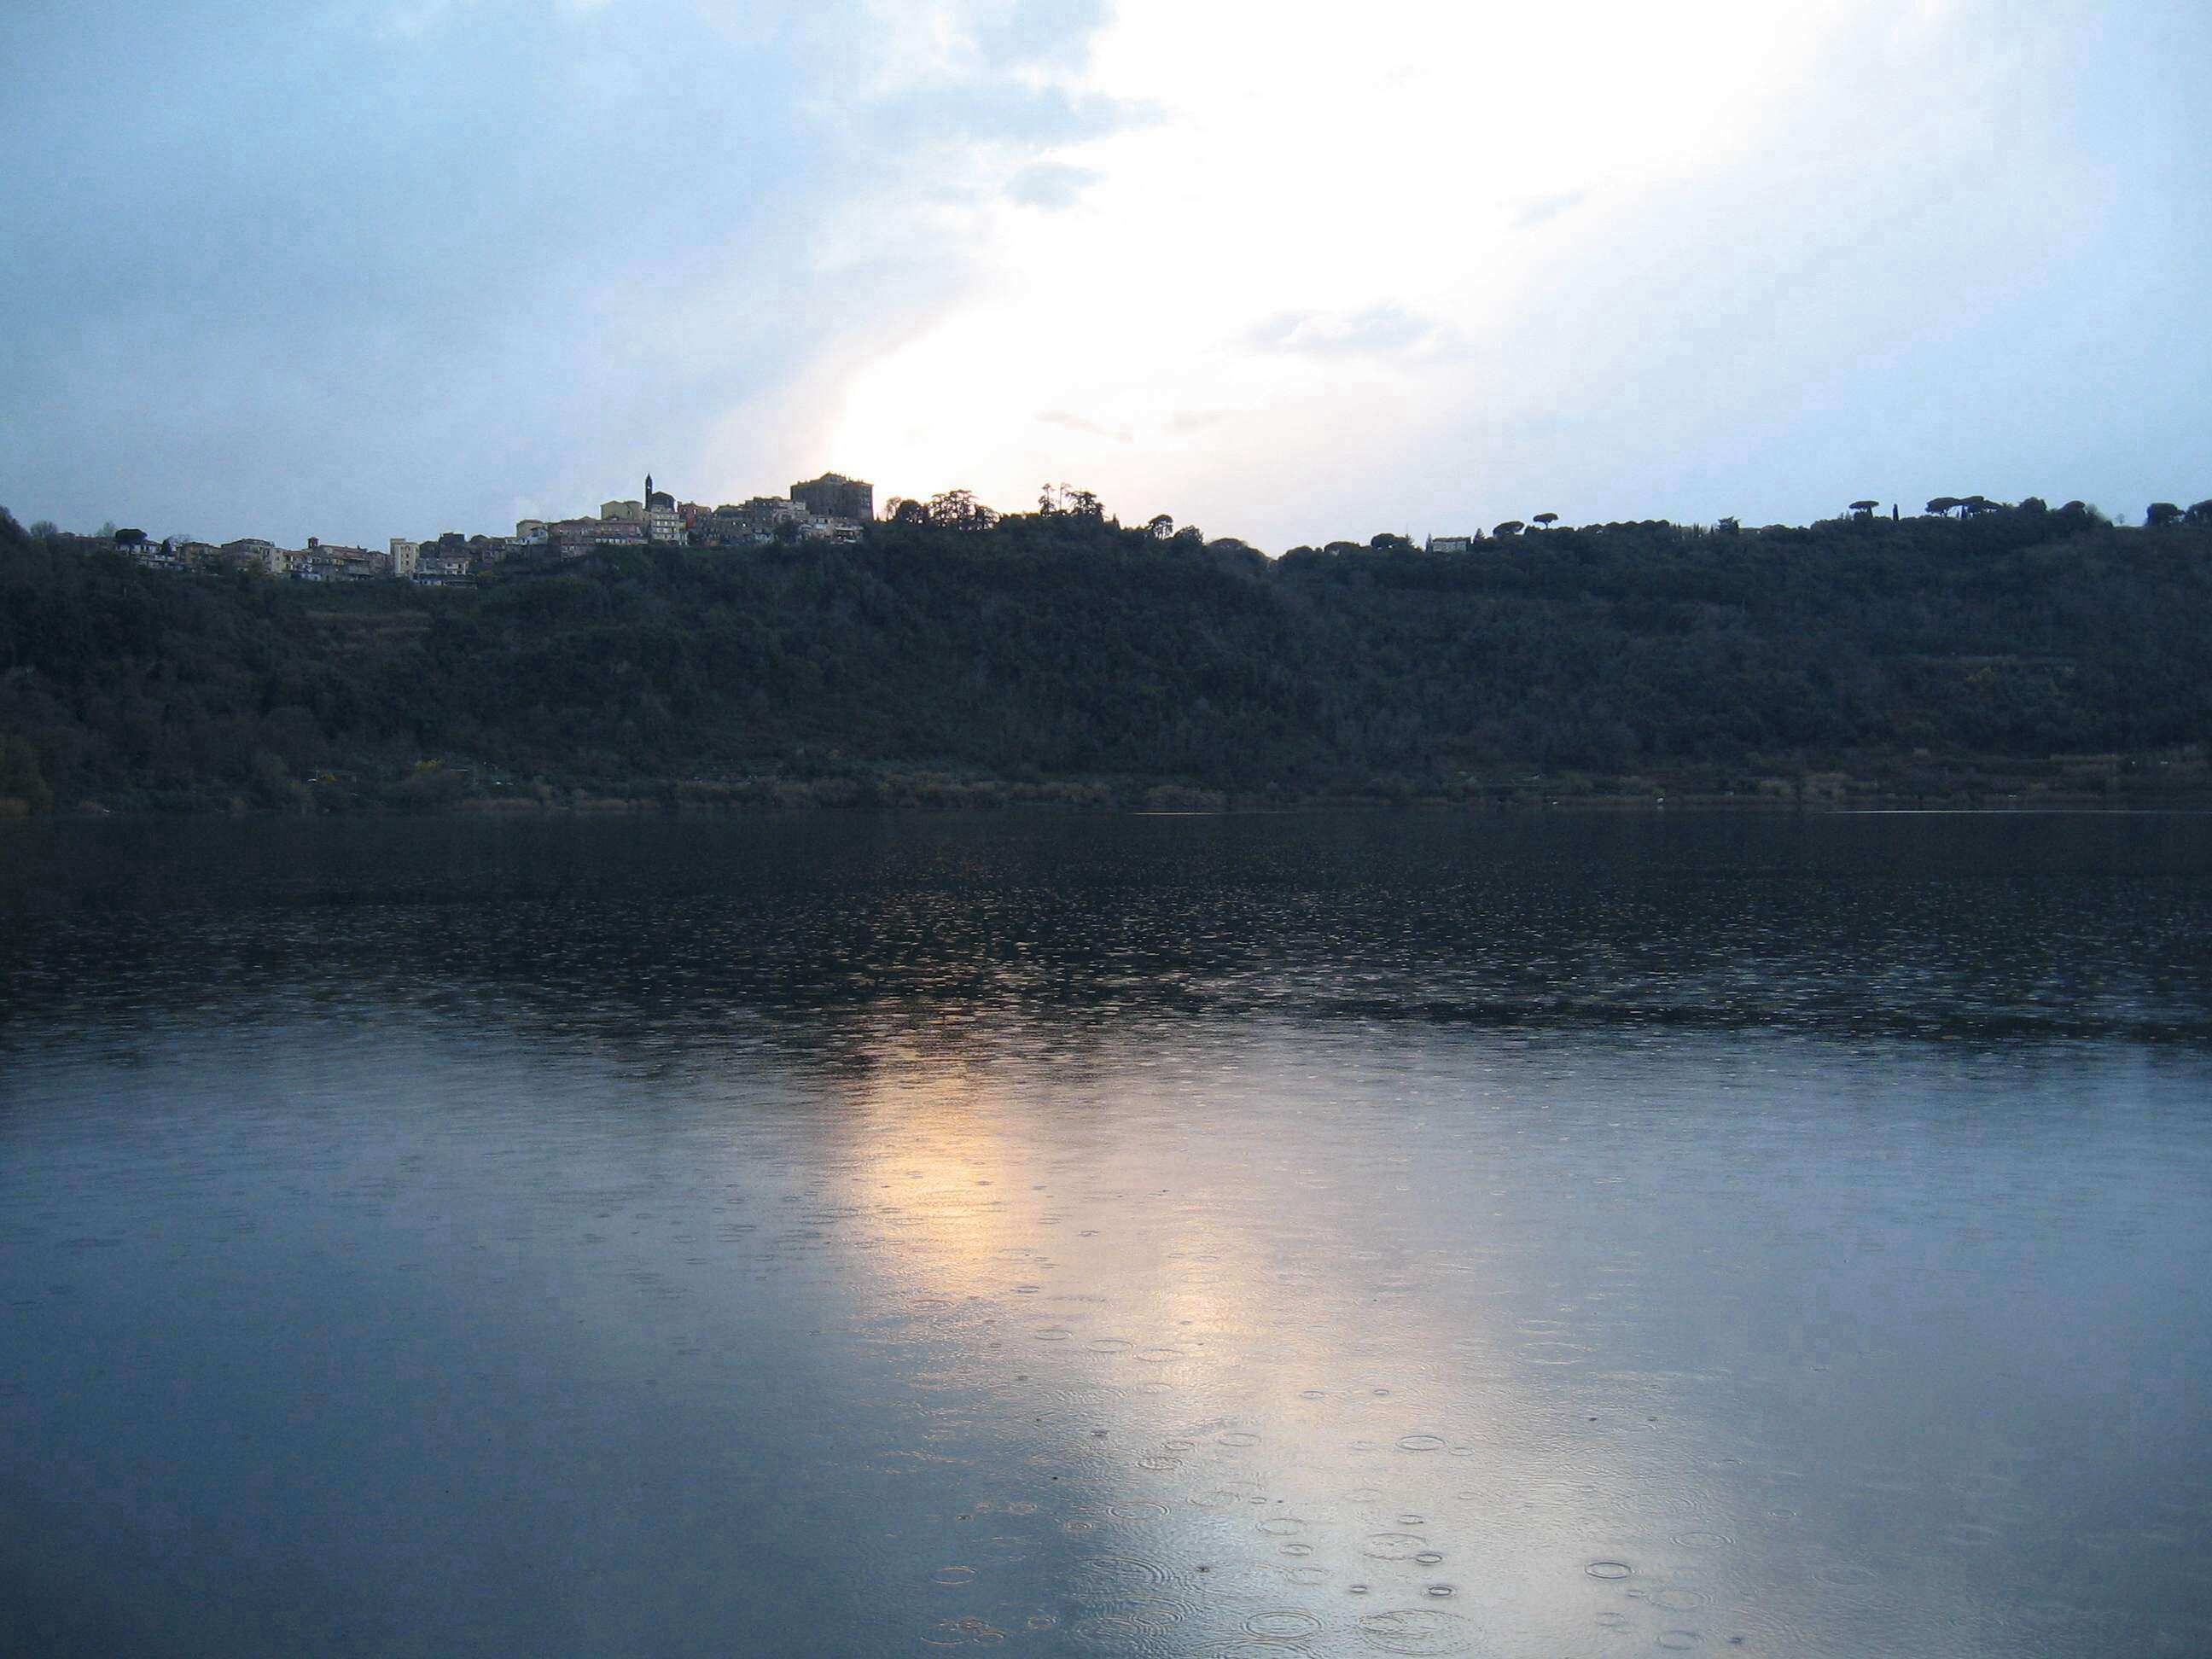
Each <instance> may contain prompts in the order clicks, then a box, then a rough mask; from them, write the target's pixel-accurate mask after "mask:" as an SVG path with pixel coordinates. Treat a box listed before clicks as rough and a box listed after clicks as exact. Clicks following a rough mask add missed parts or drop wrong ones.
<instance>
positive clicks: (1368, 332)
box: [1245, 304, 1455, 359]
mask: <svg viewBox="0 0 2212 1659" xmlns="http://www.w3.org/2000/svg"><path fill="white" fill-rule="evenodd" d="M1245 342H1246V343H1247V344H1248V345H1250V346H1252V347H1254V348H1255V349H1259V350H1262V351H1287V352H1295V353H1298V354H1301V355H1304V356H1315V357H1388V358H1401V359H1405V358H1419V357H1433V356H1439V355H1441V354H1443V352H1445V351H1448V350H1449V349H1452V347H1453V345H1454V343H1455V339H1454V336H1453V334H1452V331H1450V330H1449V328H1447V327H1446V326H1444V325H1443V324H1441V323H1437V322H1435V321H1432V320H1431V319H1428V318H1425V317H1422V316H1419V315H1418V314H1416V313H1413V312H1411V311H1408V310H1407V309H1406V308H1405V307H1403V306H1399V305H1390V304H1384V305H1376V306H1368V307H1364V308H1363V309H1361V310H1358V311H1352V312H1315V311H1291V312H1283V313H1279V314H1278V315H1276V316H1273V317H1270V318H1268V319H1267V320H1266V321H1265V322H1262V323H1261V324H1260V325H1258V326H1257V327H1255V328H1254V329H1253V330H1252V331H1251V332H1250V333H1249V334H1248V335H1247V336H1246V337H1245Z"/></svg>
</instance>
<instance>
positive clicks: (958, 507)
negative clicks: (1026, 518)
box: [929, 489, 999, 530]
mask: <svg viewBox="0 0 2212 1659" xmlns="http://www.w3.org/2000/svg"><path fill="white" fill-rule="evenodd" d="M929 521H930V523H932V524H933V525H935V526H938V527H939V529H942V530H988V529H989V528H990V527H991V526H993V525H994V524H996V523H998V521H999V515H998V514H997V513H994V512H993V511H992V510H991V509H990V508H989V507H985V506H984V505H982V503H981V502H980V501H977V500H976V499H975V494H974V492H973V491H970V490H966V489H948V490H945V492H944V493H943V494H942V495H932V496H931V497H930V498H929Z"/></svg>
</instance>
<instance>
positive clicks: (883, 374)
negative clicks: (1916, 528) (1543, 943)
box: [0, 0, 2212, 551]
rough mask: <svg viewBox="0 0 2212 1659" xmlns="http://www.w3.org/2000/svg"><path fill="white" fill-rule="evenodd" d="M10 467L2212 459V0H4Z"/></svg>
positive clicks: (1326, 522) (296, 488)
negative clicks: (2210, 91)
mask: <svg viewBox="0 0 2212 1659" xmlns="http://www.w3.org/2000/svg"><path fill="white" fill-rule="evenodd" d="M0 61H4V62H5V63H7V64H9V91H8V94H7V95H6V96H5V98H4V99H0V161H4V162H5V166H4V167H0V209H4V213H0V234H3V235H4V241H0V318H4V321H5V326H4V328H0V434H3V435H0V503H4V504H5V505H6V506H7V507H9V508H10V509H12V510H13V511H14V512H15V514H16V516H17V517H18V518H19V519H21V520H25V521H30V520H35V519H41V518H50V519H53V520H58V522H60V523H61V524H63V525H64V526H66V527H70V528H81V529H91V528H94V527H96V526H98V525H99V524H100V522H101V521H102V520H110V519H112V520H116V521H118V522H119V523H123V524H128V525H135V526H142V527H143V528H145V529H146V530H147V531H149V533H152V534H155V535H162V534H185V533H189V534H192V535H196V536H200V537H204V538H229V537H234V536H239V535H246V534H262V535H267V536H270V537H272V538H275V539H276V540H278V541H280V542H283V543H287V544H295V545H296V544H299V543H301V542H302V541H304V540H305V538H307V536H309V535H319V536H320V537H322V538H323V539H325V541H337V542H361V543H373V544H379V545H380V544H382V542H383V540H384V538H386V537H389V536H392V535H416V536H422V535H428V534H435V533H436V532H439V531H441V530H447V529H459V530H465V531H472V532H473V531H478V530H483V531H488V532H505V531H507V530H509V529H511V528H512V525H513V520H515V519H517V518H518V517H522V516H532V517H552V516H563V515H567V514H570V513H577V512H584V511H592V510H595V509H596V507H597V506H598V503H599V501H601V500H602V499H603V498H605V497H607V496H610V495H635V494H636V493H637V485H638V483H639V481H640V478H641V475H642V474H643V473H644V472H645V471H647V470H650V471H652V472H653V474H654V475H655V481H656V483H659V484H660V485H661V486H662V487H665V488H668V489H673V490H674V491H675V492H676V493H677V494H678V496H679V497H681V498H684V499H696V500H700V501H723V500H738V499H742V498H744V496H746V495H756V494H762V493H781V491H782V490H783V489H786V488H787V486H788V485H789V484H790V483H791V482H792V481H793V479H796V478H799V477H811V476H812V475H813V474H815V473H817V472H818V471H823V470H824V469H826V468H835V469H837V470H839V471H845V472H848V473H851V474H854V475H856V476H860V477H867V478H870V479H872V480H873V481H874V482H875V483H876V485H877V498H878V501H879V502H880V501H883V500H884V499H885V498H886V497H887V496H890V495H926V494H928V493H931V492H933V491H935V490H938V489H945V488H948V487H951V486H956V485H964V486H967V487H969V488H972V489H975V491H976V492H977V493H978V495H981V497H982V498H983V499H984V500H986V501H991V502H993V503H994V504H995V505H999V506H1001V507H1026V506H1028V505H1029V504H1030V503H1031V502H1033V501H1034V500H1035V498H1036V493H1037V488H1038V485H1039V484H1040V483H1042V482H1043V481H1045V480H1048V479H1049V480H1053V481H1056V482H1057V481H1063V480H1064V481H1066V482H1067V483H1073V484H1077V485H1080V486H1083V487H1085V488H1088V489H1092V490H1095V491H1097V492H1098V493H1099V494H1100V495H1103V497H1104V498H1105V501H1106V502H1107V504H1108V506H1109V507H1110V508H1112V509H1114V510H1115V511H1116V512H1118V513H1121V516H1122V517H1123V518H1125V519H1139V518H1146V517H1149V516H1150V515H1152V513H1158V512H1166V513H1172V514H1173V515H1175V517H1176V519H1177V520H1179V521H1183V522H1194V523H1197V524H1198V525H1200V526H1201V527H1202V528H1203V529H1204V530H1205V531H1206V533H1207V534H1209V535H1238V536H1242V537H1244V538H1246V539H1248V540H1250V541H1252V542H1254V543H1255V544H1258V545H1260V546H1262V547H1264V548H1267V550H1270V551H1279V550H1281V549H1283V548H1285V547H1287V546H1291V545H1293V544H1297V543H1300V542H1316V543H1318V542H1322V541H1325V540H1328V539H1331V538H1338V537H1357V538H1360V539H1363V540H1364V539H1365V538H1366V537H1367V536H1369V535H1370V534H1371V533H1373V532H1376V531H1378V530H1386V529H1387V530H1404V531H1411V532H1413V533H1415V534H1417V535H1418V534H1423V533H1429V532H1439V533H1440V532H1453V531H1459V530H1463V529H1466V528H1468V527H1471V526H1477V525H1483V526H1487V525H1490V524H1493V523H1495V522H1497V521H1498V520H1503V519H1506V518H1525V517H1528V515H1529V514H1531V513H1537V512H1541V511H1546V510H1549V511H1554V512H1558V513H1560V514H1561V515H1562V516H1563V517H1564V518H1565V520H1567V521H1569V522H1581V521H1584V520H1605V519H1616V518H1646V517H1665V518H1672V519H1677V520H1684V521H1710V520H1713V519H1715V518H1717V517H1719V516H1720V515H1722V514H1724V513H1725V514H1735V515H1740V516H1741V518H1742V519H1743V520H1744V521H1745V522H1747V523H1765V522H1768V521H1773V520H1784V521H1791V522H1799V521H1803V520H1808V519H1810V518H1814V517H1820V516H1826V515H1827V514H1830V513H1833V512H1835V511H1836V510H1837V509H1838V507H1841V506H1842V505H1843V504H1844V503H1845V502H1847V501H1851V500H1852V499H1854V498H1856V497H1859V496H1863V495H1873V496H1877V497H1879V498H1880V499H1881V500H1882V501H1893V500H1894V501H1902V502H1903V503H1905V507H1907V509H1908V510H1910V509H1911V508H1912V507H1916V506H1917V505H1918V504H1919V503H1920V502H1922V501H1925V500H1926V499H1927V498H1928V497H1929V496H1930V495H1939V494H1940V495H1966V494H1976V493H1978V494H1983V495H1990V496H1992V497H1996V498H1999V499H2006V500H2011V499H2016V498H2018V497H2020V496H2021V495H2028V494H2039V495H2045V496H2047V497H2049V498H2050V499H2051V501H2053V502H2054V503H2055V502H2057V501H2061V500H2063V499H2066V498H2068V497H2073V496H2080V497H2083V498H2085V499H2087V500H2089V501H2093V502H2097V503H2099V504H2100V505H2102V506H2103V507H2106V509H2107V510H2108V511H2112V512H2115V513H2121V512H2124V513H2128V514H2129V515H2130V517H2134V516H2136V515H2139V514H2140V513H2141V512H2142V507H2143V504H2144V503H2145V502H2146V501H2150V500H2153V499H2170V500H2174V501H2183V502H2187V501H2194V500H2197V499H2198V498H2200V497H2203V496H2205V495H2212V304H2208V302H2207V288H2208V282H2207V279H2208V276H2212V187H2208V183H2207V180H2208V179H2212V142H2208V139H2212V100H2208V99H2206V98H2205V97H2204V96H2203V93H2202V91H2201V88H2202V86H2203V80H2204V70H2205V66H2206V65H2207V64H2212V6H2206V5H2204V4H2203V3H2202V0H2172V3H2168V0H2108V3H2102V4H2093V3H2087V0H2081V3H2075V0H2033V3H2022V0H2006V3H1996V0H1796V3H1792V4H1789V5H1777V4H1774V3H1772V0H1717V3H1705V4H1699V3H1694V0H1693V3H1690V4H1686V5H1678V6H1660V5H1656V4H1653V3H1650V0H1544V3H1541V4H1512V5H1505V4H1490V3H1480V0H1458V3H1449V4H1439V3H1416V0H1361V3H1358V4H1357V5H1352V4H1346V3H1338V4H1328V5H1322V4H1300V3H1297V0H1275V3H1273V4H1270V5H1267V6H1264V7H1261V6H1255V5H1253V4H1251V3H1249V0H948V3H913V4H902V3H896V0H808V3H788V4H744V3H738V0H222V3H200V4H195V3H191V0H163V3H161V4H158V5H156V4H151V3H129V0H118V3H112V4H103V5H97V6H88V5H84V4H82V3H66V4H64V3H48V0H12V3H10V4H9V5H7V6H6V7H4V8H0Z"/></svg>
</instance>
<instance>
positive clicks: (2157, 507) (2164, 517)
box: [2143, 501, 2181, 530]
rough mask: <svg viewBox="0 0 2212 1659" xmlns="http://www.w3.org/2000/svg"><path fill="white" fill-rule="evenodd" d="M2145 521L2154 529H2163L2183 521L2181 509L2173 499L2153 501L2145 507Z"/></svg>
mask: <svg viewBox="0 0 2212 1659" xmlns="http://www.w3.org/2000/svg"><path fill="white" fill-rule="evenodd" d="M2143 522H2144V523H2145V524H2146V525H2148V526H2150V527H2151V528H2152V529H2153V530H2163V529H2165V528H2166V526H2168V525H2170V524H2179V523H2180V522H2181V509H2180V508H2179V507H2176V506H2175V505H2174V504H2173V503H2172V501H2153V502H2152V503H2151V504H2150V505H2149V506H2148V507H2145V508H2143Z"/></svg>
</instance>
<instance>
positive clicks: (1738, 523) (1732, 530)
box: [1713, 518, 1743, 536]
mask: <svg viewBox="0 0 2212 1659" xmlns="http://www.w3.org/2000/svg"><path fill="white" fill-rule="evenodd" d="M1713 528H1714V529H1716V530H1717V531H1719V532H1721V534H1722V535H1723V536H1733V535H1735V534H1736V533H1737V532H1740V531H1741V530H1742V528H1743V521H1742V520H1740V519H1735V518H1727V519H1723V520H1719V521H1718V522H1717V523H1716V524H1715V525H1714V526H1713Z"/></svg>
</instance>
